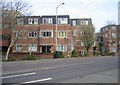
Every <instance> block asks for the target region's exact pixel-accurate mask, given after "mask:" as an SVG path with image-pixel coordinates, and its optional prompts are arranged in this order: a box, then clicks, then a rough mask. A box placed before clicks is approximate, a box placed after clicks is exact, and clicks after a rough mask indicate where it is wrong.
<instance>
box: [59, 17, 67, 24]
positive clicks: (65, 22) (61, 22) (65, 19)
mask: <svg viewBox="0 0 120 85" xmlns="http://www.w3.org/2000/svg"><path fill="white" fill-rule="evenodd" d="M58 24H68V19H67V18H58Z"/></svg>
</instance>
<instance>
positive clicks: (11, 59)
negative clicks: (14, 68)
mask: <svg viewBox="0 0 120 85" xmlns="http://www.w3.org/2000/svg"><path fill="white" fill-rule="evenodd" d="M5 61H6V60H5ZM7 61H16V59H14V58H9V59H8V60H7Z"/></svg>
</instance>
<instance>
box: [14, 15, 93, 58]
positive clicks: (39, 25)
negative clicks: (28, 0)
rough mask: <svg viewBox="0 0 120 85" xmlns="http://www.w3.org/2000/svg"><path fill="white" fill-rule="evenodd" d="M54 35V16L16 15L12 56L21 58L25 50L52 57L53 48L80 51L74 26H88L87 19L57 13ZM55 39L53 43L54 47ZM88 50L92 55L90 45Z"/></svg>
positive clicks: (81, 48)
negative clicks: (71, 17) (72, 17)
mask: <svg viewBox="0 0 120 85" xmlns="http://www.w3.org/2000/svg"><path fill="white" fill-rule="evenodd" d="M57 20H58V23H57V36H56V16H54V15H45V16H23V17H18V18H17V21H16V26H15V29H14V30H13V35H14V38H16V39H17V40H16V41H15V45H14V46H13V47H12V55H13V56H16V57H19V55H20V57H21V55H22V57H24V56H26V55H28V54H29V53H32V54H34V55H37V56H39V57H40V58H53V53H54V51H56V50H57V51H62V52H63V54H64V56H65V57H67V56H70V55H71V52H72V50H73V49H76V50H77V51H78V52H79V53H80V54H82V55H83V54H84V50H85V49H84V46H83V44H79V43H78V42H81V41H79V40H78V38H77V30H78V25H91V24H92V20H91V19H90V18H82V19H81V18H80V19H78V18H77V19H70V17H69V15H58V17H57ZM56 41H57V46H56ZM90 53H91V54H93V49H92V48H91V50H90Z"/></svg>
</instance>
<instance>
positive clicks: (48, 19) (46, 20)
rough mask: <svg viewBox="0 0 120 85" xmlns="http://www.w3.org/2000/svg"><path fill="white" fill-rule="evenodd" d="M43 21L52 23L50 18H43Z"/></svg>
mask: <svg viewBox="0 0 120 85" xmlns="http://www.w3.org/2000/svg"><path fill="white" fill-rule="evenodd" d="M43 23H44V24H52V23H53V22H52V18H43Z"/></svg>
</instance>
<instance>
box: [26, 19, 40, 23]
mask: <svg viewBox="0 0 120 85" xmlns="http://www.w3.org/2000/svg"><path fill="white" fill-rule="evenodd" d="M28 24H38V18H31V19H28Z"/></svg>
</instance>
